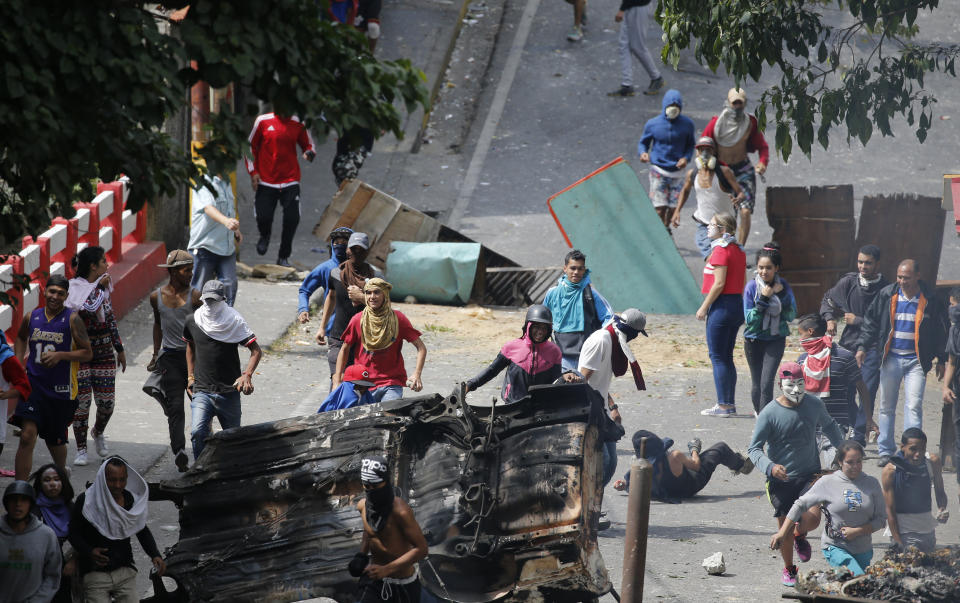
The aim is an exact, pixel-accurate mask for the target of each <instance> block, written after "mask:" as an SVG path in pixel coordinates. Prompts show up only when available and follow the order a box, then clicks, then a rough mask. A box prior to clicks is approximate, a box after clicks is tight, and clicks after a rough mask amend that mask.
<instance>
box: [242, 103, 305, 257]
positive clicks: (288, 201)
mask: <svg viewBox="0 0 960 603" xmlns="http://www.w3.org/2000/svg"><path fill="white" fill-rule="evenodd" d="M249 140H250V151H251V154H252V155H253V161H250V160H249V159H248V160H247V171H248V172H250V183H251V184H252V186H253V190H254V192H255V193H256V196H255V199H254V212H255V213H256V216H257V229H258V230H259V231H260V240H258V241H257V253H259V254H260V255H263V254H265V253H267V247H268V246H269V245H270V230H271V229H272V227H273V213H274V211H275V210H276V209H277V202H278V201H279V202H280V207H282V208H283V231H282V232H281V233H280V253H279V256H278V258H277V264H279V265H280V266H290V260H289V258H290V252H291V251H292V250H293V235H294V233H296V231H297V226H298V225H299V224H300V164H299V163H298V161H297V145H300V148H301V149H302V150H303V158H304V159H306V160H307V161H313V158H314V157H316V152H315V151H314V148H313V139H312V138H311V137H310V133H309V132H308V131H307V129H306V127H304V125H303V124H302V123H301V122H300V119H299V118H297V117H284V116H282V115H280V114H277V113H264V114H263V115H261V116H259V117H258V118H257V121H256V122H255V123H254V124H253V130H252V131H251V132H250V139H249Z"/></svg>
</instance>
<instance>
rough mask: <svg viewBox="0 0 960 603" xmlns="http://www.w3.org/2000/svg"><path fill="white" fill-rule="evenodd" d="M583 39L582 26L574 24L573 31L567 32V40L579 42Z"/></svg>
mask: <svg viewBox="0 0 960 603" xmlns="http://www.w3.org/2000/svg"><path fill="white" fill-rule="evenodd" d="M582 40H583V27H576V26H574V28H573V31H571V32H570V33H568V34H567V41H569V42H580V41H582Z"/></svg>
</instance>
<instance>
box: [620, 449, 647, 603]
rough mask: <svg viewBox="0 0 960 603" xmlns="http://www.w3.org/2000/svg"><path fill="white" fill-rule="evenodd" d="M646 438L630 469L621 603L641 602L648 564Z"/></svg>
mask: <svg viewBox="0 0 960 603" xmlns="http://www.w3.org/2000/svg"><path fill="white" fill-rule="evenodd" d="M645 451H646V438H643V441H642V442H641V444H640V458H639V459H637V460H636V461H634V462H633V464H632V465H631V466H630V498H629V500H628V502H627V530H626V536H625V539H624V544H623V584H622V586H621V588H620V591H621V593H622V595H621V598H622V600H623V601H624V603H641V602H642V601H643V577H644V573H645V572H646V563H647V527H648V526H649V525H650V485H651V481H652V479H653V465H651V464H650V463H649V462H647V460H646V459H645V458H643V455H644V453H645Z"/></svg>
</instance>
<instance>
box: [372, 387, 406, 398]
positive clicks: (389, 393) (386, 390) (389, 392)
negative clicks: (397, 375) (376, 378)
mask: <svg viewBox="0 0 960 603" xmlns="http://www.w3.org/2000/svg"><path fill="white" fill-rule="evenodd" d="M370 395H371V396H373V401H374V402H389V401H390V400H399V399H400V398H402V397H403V386H402V385H384V386H381V387H378V388H377V389H371V390H370Z"/></svg>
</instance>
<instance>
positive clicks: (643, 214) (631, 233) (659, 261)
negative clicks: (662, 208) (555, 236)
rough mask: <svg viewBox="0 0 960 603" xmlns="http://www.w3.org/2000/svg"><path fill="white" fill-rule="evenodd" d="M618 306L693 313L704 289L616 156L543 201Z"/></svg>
mask: <svg viewBox="0 0 960 603" xmlns="http://www.w3.org/2000/svg"><path fill="white" fill-rule="evenodd" d="M547 205H548V206H549V208H550V213H551V215H553V219H554V220H555V221H556V223H557V226H558V227H559V228H560V231H561V232H562V233H563V237H564V239H566V241H567V244H568V245H570V246H571V247H576V248H578V249H580V250H581V251H583V253H584V254H585V255H586V256H587V267H588V268H589V269H590V271H591V280H592V282H593V284H594V285H596V287H597V289H598V290H599V291H600V292H601V293H602V294H603V296H604V297H606V298H607V300H608V301H609V302H610V303H611V304H612V305H613V307H614V309H615V310H617V311H622V310H626V309H627V308H631V307H633V308H638V309H640V310H642V311H644V312H653V313H657V314H694V313H695V312H696V311H697V308H699V307H700V302H701V301H703V295H702V294H701V293H700V289H699V287H697V283H696V281H695V280H694V278H693V275H692V274H690V270H689V269H688V268H687V265H686V262H684V261H683V258H681V257H680V254H679V253H678V251H677V247H676V245H675V244H674V242H673V239H672V238H671V237H670V235H669V234H668V233H667V230H666V229H665V228H664V227H663V222H661V221H660V217H659V216H657V212H656V211H655V210H654V209H653V205H652V204H651V203H650V199H649V197H647V193H646V191H645V190H644V188H643V186H642V185H641V184H640V180H639V179H638V178H637V175H636V174H635V173H634V171H633V169H632V168H631V167H630V165H629V164H628V163H627V162H626V161H625V160H624V159H623V157H618V158H617V159H615V160H613V161H611V162H610V163H608V164H607V165H605V166H603V167H601V168H600V169H598V170H596V171H595V172H593V173H591V174H590V175H588V176H586V177H585V178H583V179H581V180H579V181H577V182H575V183H574V184H572V185H570V186H569V187H567V188H565V189H563V190H562V191H560V192H559V193H557V194H556V195H553V196H552V197H550V199H549V200H548V201H547Z"/></svg>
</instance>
